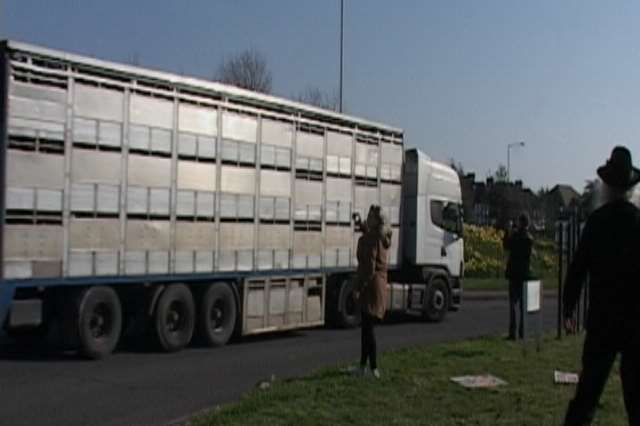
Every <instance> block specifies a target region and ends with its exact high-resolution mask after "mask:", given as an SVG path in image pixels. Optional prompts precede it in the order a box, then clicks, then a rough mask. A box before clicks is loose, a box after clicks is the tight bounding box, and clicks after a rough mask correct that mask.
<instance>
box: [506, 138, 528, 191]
mask: <svg viewBox="0 0 640 426" xmlns="http://www.w3.org/2000/svg"><path fill="white" fill-rule="evenodd" d="M516 146H520V147H523V146H524V142H523V141H520V142H513V143H510V144H509V145H507V182H511V148H513V147H516Z"/></svg>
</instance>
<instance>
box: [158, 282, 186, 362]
mask: <svg viewBox="0 0 640 426" xmlns="http://www.w3.org/2000/svg"><path fill="white" fill-rule="evenodd" d="M195 317H196V313H195V305H194V302H193V296H192V295H191V291H190V290H189V288H188V287H187V286H185V285H184V284H172V285H170V286H168V287H167V288H166V289H165V290H164V291H163V292H162V294H161V295H160V298H159V299H158V304H157V306H156V310H155V318H154V323H155V324H154V325H155V337H156V340H157V341H158V344H159V345H160V347H161V348H162V349H163V350H164V351H166V352H176V351H179V350H180V349H182V348H184V347H185V346H187V345H188V344H189V342H190V341H191V337H192V336H193V329H194V325H195Z"/></svg>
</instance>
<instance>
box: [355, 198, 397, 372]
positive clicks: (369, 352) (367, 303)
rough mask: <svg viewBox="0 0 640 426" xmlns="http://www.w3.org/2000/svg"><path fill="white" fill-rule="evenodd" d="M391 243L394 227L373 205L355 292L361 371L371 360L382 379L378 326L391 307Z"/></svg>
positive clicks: (360, 244)
mask: <svg viewBox="0 0 640 426" xmlns="http://www.w3.org/2000/svg"><path fill="white" fill-rule="evenodd" d="M390 246H391V228H390V227H389V226H388V224H387V220H386V218H385V216H384V215H383V214H382V211H381V209H380V206H375V205H374V206H371V208H370V209H369V214H368V215H367V222H366V226H364V227H363V234H362V236H361V237H360V238H359V239H358V247H357V257H358V271H357V279H356V286H355V294H356V297H357V299H358V301H359V304H360V307H361V312H362V334H361V357H360V369H359V373H360V374H364V372H365V371H366V366H367V361H368V362H369V366H370V368H371V372H372V373H373V375H374V377H376V378H380V372H379V371H378V364H377V347H376V337H375V333H374V325H375V324H376V323H377V322H379V321H380V320H382V319H383V318H384V314H385V310H386V307H387V300H386V298H387V265H388V250H389V247H390Z"/></svg>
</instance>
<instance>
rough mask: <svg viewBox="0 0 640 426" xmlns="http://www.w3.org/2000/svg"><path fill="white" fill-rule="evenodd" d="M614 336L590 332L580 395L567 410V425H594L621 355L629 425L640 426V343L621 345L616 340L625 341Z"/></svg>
mask: <svg viewBox="0 0 640 426" xmlns="http://www.w3.org/2000/svg"><path fill="white" fill-rule="evenodd" d="M610 334H613V330H612V331H610V332H609V333H607V332H600V333H597V334H596V333H589V332H587V337H586V339H585V342H584V351H583V353H582V373H581V376H580V381H579V383H578V387H577V388H576V395H575V397H574V398H573V400H571V402H570V403H569V408H568V409H567V415H566V417H565V421H564V424H565V426H574V425H576V426H577V425H589V424H591V421H592V420H593V416H594V414H595V409H596V406H597V404H598V401H599V400H600V395H601V394H602V390H603V389H604V385H605V383H606V382H607V378H608V377H609V373H610V371H611V367H612V366H613V363H614V361H615V359H616V355H617V354H618V352H620V353H621V355H622V357H621V360H620V377H621V379H622V391H623V394H624V405H625V407H626V409H627V417H628V419H629V424H630V425H632V426H640V344H639V343H638V342H631V343H623V344H619V343H618V342H616V340H622V339H617V338H612V337H611V336H610Z"/></svg>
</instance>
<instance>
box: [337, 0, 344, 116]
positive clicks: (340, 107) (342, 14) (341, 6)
mask: <svg viewBox="0 0 640 426" xmlns="http://www.w3.org/2000/svg"><path fill="white" fill-rule="evenodd" d="M343 41H344V0H340V95H339V99H340V100H339V102H340V104H339V105H338V112H340V113H341V112H342V62H343Z"/></svg>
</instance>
